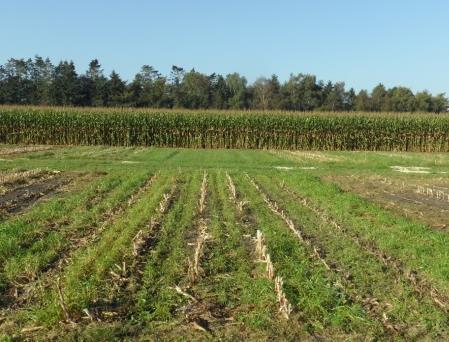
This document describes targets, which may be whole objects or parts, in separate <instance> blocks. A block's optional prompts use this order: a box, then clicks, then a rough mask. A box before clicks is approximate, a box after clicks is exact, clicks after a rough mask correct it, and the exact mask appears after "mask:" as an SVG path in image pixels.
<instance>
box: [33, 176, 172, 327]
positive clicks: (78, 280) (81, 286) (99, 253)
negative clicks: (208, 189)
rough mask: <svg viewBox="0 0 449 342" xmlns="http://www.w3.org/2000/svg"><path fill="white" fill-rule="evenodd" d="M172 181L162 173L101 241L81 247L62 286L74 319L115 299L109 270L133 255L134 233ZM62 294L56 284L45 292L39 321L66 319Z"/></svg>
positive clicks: (64, 274) (65, 272)
mask: <svg viewBox="0 0 449 342" xmlns="http://www.w3.org/2000/svg"><path fill="white" fill-rule="evenodd" d="M170 180H171V177H170V175H168V174H165V175H161V176H160V177H159V179H158V180H157V181H156V182H154V184H153V185H152V187H151V189H149V190H148V191H146V192H145V193H143V194H142V195H141V197H140V200H139V201H137V202H136V203H135V204H134V205H132V206H131V207H130V208H127V210H126V211H125V212H124V214H123V215H122V216H121V217H119V218H117V219H116V220H115V221H114V222H112V223H111V225H110V226H109V227H106V229H105V230H104V231H103V233H102V235H101V238H100V239H99V240H98V241H95V242H94V243H93V244H91V245H88V246H86V247H85V248H81V249H79V250H77V252H76V253H75V254H74V255H73V257H72V262H71V263H70V264H69V265H68V266H67V267H66V268H65V269H63V272H62V274H60V276H61V288H62V292H63V295H64V298H65V304H66V306H67V310H68V311H69V313H70V314H71V316H72V318H73V319H79V317H80V315H81V314H82V310H83V309H90V308H91V307H94V308H95V307H96V306H100V307H101V306H102V305H108V304H109V303H110V301H113V300H114V294H115V292H114V286H113V284H112V283H111V281H110V277H109V272H110V271H111V270H113V269H114V265H115V264H119V265H121V263H122V261H123V260H126V259H125V256H129V255H131V253H132V240H133V238H134V236H135V235H136V233H137V232H138V231H139V229H141V228H143V227H144V226H145V225H146V224H148V223H149V220H150V217H151V215H152V214H153V213H154V211H155V209H156V208H157V206H158V204H159V202H160V200H161V198H162V195H163V194H164V193H166V192H167V191H168V189H169V188H170ZM59 297H60V296H59V293H58V290H57V289H56V287H53V288H52V289H51V290H50V291H47V292H46V293H44V295H43V298H42V302H41V303H42V304H41V306H40V307H39V306H38V307H36V308H34V309H33V315H34V316H35V317H36V318H37V319H38V321H40V322H41V323H44V324H51V323H54V322H57V321H59V320H61V319H65V318H66V317H65V316H64V312H63V311H62V309H61V301H60V298H59Z"/></svg>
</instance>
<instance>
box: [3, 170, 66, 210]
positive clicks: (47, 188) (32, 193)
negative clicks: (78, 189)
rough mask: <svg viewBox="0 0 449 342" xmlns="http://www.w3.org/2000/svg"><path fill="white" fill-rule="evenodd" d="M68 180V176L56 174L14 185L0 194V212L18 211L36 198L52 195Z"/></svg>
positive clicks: (29, 204) (32, 202)
mask: <svg viewBox="0 0 449 342" xmlns="http://www.w3.org/2000/svg"><path fill="white" fill-rule="evenodd" d="M69 182H70V178H69V177H64V176H61V175H58V176H51V177H48V178H44V179H42V180H39V181H37V182H35V183H32V184H28V185H25V186H19V187H16V188H15V189H12V190H11V191H9V192H7V193H5V194H4V195H2V196H0V213H1V215H3V216H6V215H8V214H17V213H20V212H22V211H23V210H25V209H26V208H28V207H29V206H31V205H32V204H34V203H35V202H36V201H37V200H39V199H41V198H43V197H49V196H51V195H53V194H54V193H56V192H57V190H58V189H59V188H61V187H62V186H63V185H66V184H67V183H69Z"/></svg>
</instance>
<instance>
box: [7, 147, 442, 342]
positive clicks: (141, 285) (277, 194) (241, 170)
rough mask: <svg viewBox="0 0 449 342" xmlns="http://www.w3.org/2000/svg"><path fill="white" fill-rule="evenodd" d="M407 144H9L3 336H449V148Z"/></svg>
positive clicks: (290, 337)
mask: <svg viewBox="0 0 449 342" xmlns="http://www.w3.org/2000/svg"><path fill="white" fill-rule="evenodd" d="M8 148H9V147H8ZM392 155H394V154H386V153H379V154H377V153H375V152H372V153H344V152H333V153H330V152H329V153H327V152H326V153H325V152H320V153H317V152H307V153H306V152H304V153H290V152H266V151H242V150H214V151H212V150H187V149H158V148H140V147H139V148H138V147H126V148H125V147H124V148H121V147H85V146H82V147H67V148H58V149H57V150H55V151H54V153H53V154H51V155H50V154H45V153H42V154H39V153H38V152H36V153H35V152H33V156H31V155H22V154H8V155H5V158H6V159H7V160H8V162H7V163H4V164H3V165H2V172H1V176H0V184H1V186H2V187H3V188H2V189H3V190H2V193H1V194H0V210H1V212H2V215H3V216H2V221H0V294H1V297H0V298H1V300H0V339H5V340H8V339H12V340H27V339H28V340H54V341H67V340H242V339H248V340H272V339H281V340H332V341H334V340H348V339H349V340H366V339H368V340H372V339H373V340H446V339H448V338H449V325H448V313H449V277H448V274H447V267H446V265H447V260H448V256H447V246H448V244H449V232H448V231H447V230H448V229H449V228H447V226H446V225H447V224H448V221H447V211H449V201H448V199H447V194H449V180H448V179H447V178H446V177H445V176H444V174H443V173H441V172H444V171H445V170H446V169H447V168H448V167H449V157H444V156H441V155H439V154H438V155H435V158H434V159H432V154H426V155H422V158H421V154H419V153H415V154H409V155H407V158H402V159H400V161H401V162H397V163H395V161H394V160H392V159H393V157H392ZM435 160H438V163H435ZM405 161H406V162H405ZM402 164H403V165H402ZM395 165H402V166H403V167H414V166H416V165H421V166H420V167H425V168H428V169H426V170H428V171H429V173H402V172H397V171H395V169H394V168H392V167H391V166H395ZM52 170H53V171H52ZM55 170H58V172H54V171H55ZM443 225H444V226H443Z"/></svg>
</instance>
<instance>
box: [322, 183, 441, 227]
mask: <svg viewBox="0 0 449 342" xmlns="http://www.w3.org/2000/svg"><path fill="white" fill-rule="evenodd" d="M323 179H324V180H325V181H330V182H333V183H336V184H337V185H338V186H339V187H340V188H341V189H342V190H344V191H348V192H354V193H356V194H358V195H360V196H361V197H363V198H365V199H367V200H369V201H373V202H375V203H378V204H380V205H382V206H384V207H385V208H388V209H390V210H392V211H393V212H395V213H397V214H399V215H403V216H406V217H411V218H414V219H417V220H419V221H421V222H423V223H425V224H427V225H428V226H430V227H432V228H434V229H438V230H443V231H448V232H449V220H448V214H449V202H447V201H444V200H439V199H436V198H434V197H428V196H426V195H424V194H419V193H417V192H416V186H417V185H422V186H426V187H432V188H434V189H444V188H445V187H444V186H442V185H441V184H439V181H438V180H435V181H434V183H435V184H432V180H431V179H429V178H427V179H423V180H418V181H417V180H415V181H414V183H415V184H408V183H407V184H405V182H403V181H402V179H389V180H385V179H384V180H382V179H381V178H380V177H374V178H372V177H369V178H365V177H362V176H355V175H352V176H325V177H323Z"/></svg>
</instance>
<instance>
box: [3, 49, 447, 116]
mask: <svg viewBox="0 0 449 342" xmlns="http://www.w3.org/2000/svg"><path fill="white" fill-rule="evenodd" d="M0 104H24V105H25V104H26V105H58V106H102V107H153V108H187V109H208V108H212V109H258V110H269V109H270V110H276V109H277V110H297V111H314V110H323V111H373V112H381V111H385V112H434V113H441V112H447V110H448V107H449V101H448V99H447V98H446V96H445V94H437V95H432V94H430V93H429V92H427V91H422V92H417V93H416V94H415V93H413V92H412V91H411V90H410V89H409V88H407V87H393V88H388V89H387V88H386V87H385V86H384V85H382V84H379V85H377V86H376V87H375V88H374V89H372V91H371V92H368V91H367V90H361V91H359V92H358V93H356V92H355V91H354V89H353V88H351V89H349V90H347V89H346V88H345V83H344V82H335V83H333V82H331V81H328V82H324V81H321V80H317V78H316V76H314V75H310V74H291V75H290V78H289V79H288V80H287V81H285V82H283V83H281V82H280V81H279V79H278V77H277V76H276V75H272V76H271V77H269V78H266V77H260V78H258V79H257V80H256V81H255V82H253V83H252V84H250V83H248V81H247V80H246V78H245V77H243V76H241V75H240V74H238V73H232V74H228V75H226V76H223V75H220V74H216V73H213V74H210V75H206V74H203V73H201V72H198V71H196V70H194V69H192V70H190V71H187V70H184V69H183V68H181V67H179V66H173V67H172V69H171V72H170V74H169V75H168V76H164V75H162V74H161V73H160V72H159V71H157V70H156V69H155V68H154V67H152V66H150V65H144V66H142V68H141V69H140V71H139V72H138V73H137V74H136V75H135V76H134V78H133V80H132V81H130V82H127V81H125V80H123V79H122V78H121V77H120V75H119V74H118V73H117V72H115V71H112V72H111V74H110V75H109V76H106V75H105V74H104V72H103V70H102V68H101V65H100V63H99V61H98V60H97V59H93V60H92V61H91V62H90V63H89V67H88V70H87V71H86V72H85V73H78V72H77V71H76V68H75V65H74V63H73V62H72V61H66V60H64V61H60V62H59V63H58V64H53V63H52V61H51V60H50V59H49V58H46V59H44V58H42V57H40V56H35V57H34V59H31V58H30V59H14V58H11V59H9V60H8V61H7V62H6V63H5V64H4V65H0Z"/></svg>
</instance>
